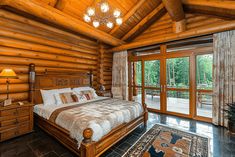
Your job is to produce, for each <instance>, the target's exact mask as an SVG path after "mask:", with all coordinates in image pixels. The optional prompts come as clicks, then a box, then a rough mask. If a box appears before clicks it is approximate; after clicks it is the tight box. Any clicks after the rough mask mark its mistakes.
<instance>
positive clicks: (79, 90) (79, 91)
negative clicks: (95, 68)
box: [73, 87, 98, 98]
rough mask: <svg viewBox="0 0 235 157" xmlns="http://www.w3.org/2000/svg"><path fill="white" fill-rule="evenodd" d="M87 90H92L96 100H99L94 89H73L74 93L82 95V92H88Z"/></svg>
mask: <svg viewBox="0 0 235 157" xmlns="http://www.w3.org/2000/svg"><path fill="white" fill-rule="evenodd" d="M86 90H91V91H92V92H93V93H92V94H93V96H94V98H97V97H98V95H97V94H96V92H95V89H94V88H91V87H77V88H73V91H74V92H76V93H77V94H81V92H82V91H86Z"/></svg>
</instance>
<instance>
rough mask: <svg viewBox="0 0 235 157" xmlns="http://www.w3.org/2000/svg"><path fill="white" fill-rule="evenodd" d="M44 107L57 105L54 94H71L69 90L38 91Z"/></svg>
mask: <svg viewBox="0 0 235 157" xmlns="http://www.w3.org/2000/svg"><path fill="white" fill-rule="evenodd" d="M40 91H41V95H42V100H43V104H44V105H55V104H58V103H57V102H56V99H55V94H56V93H66V92H72V89H71V88H62V89H52V90H40Z"/></svg>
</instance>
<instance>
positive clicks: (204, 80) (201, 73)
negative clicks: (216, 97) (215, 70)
mask: <svg viewBox="0 0 235 157" xmlns="http://www.w3.org/2000/svg"><path fill="white" fill-rule="evenodd" d="M212 66H213V55H212V54H207V55H198V56H197V89H211V90H212Z"/></svg>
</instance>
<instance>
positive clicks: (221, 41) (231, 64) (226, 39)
mask: <svg viewBox="0 0 235 157" xmlns="http://www.w3.org/2000/svg"><path fill="white" fill-rule="evenodd" d="M213 38H214V42H213V48H214V63H213V64H214V65H213V67H214V73H213V75H214V76H213V79H214V80H213V82H214V89H213V92H214V94H213V123H214V124H215V125H221V126H226V127H227V125H228V124H227V119H226V115H225V113H224V111H223V110H224V109H225V108H226V104H227V103H231V102H234V101H235V31H227V32H222V33H217V34H214V37H213Z"/></svg>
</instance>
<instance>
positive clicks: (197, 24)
mask: <svg viewBox="0 0 235 157" xmlns="http://www.w3.org/2000/svg"><path fill="white" fill-rule="evenodd" d="M222 21H224V20H222V19H217V18H211V19H207V20H203V21H200V22H195V23H189V24H187V29H194V28H197V27H203V26H206V25H208V24H211V23H219V22H222Z"/></svg>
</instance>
